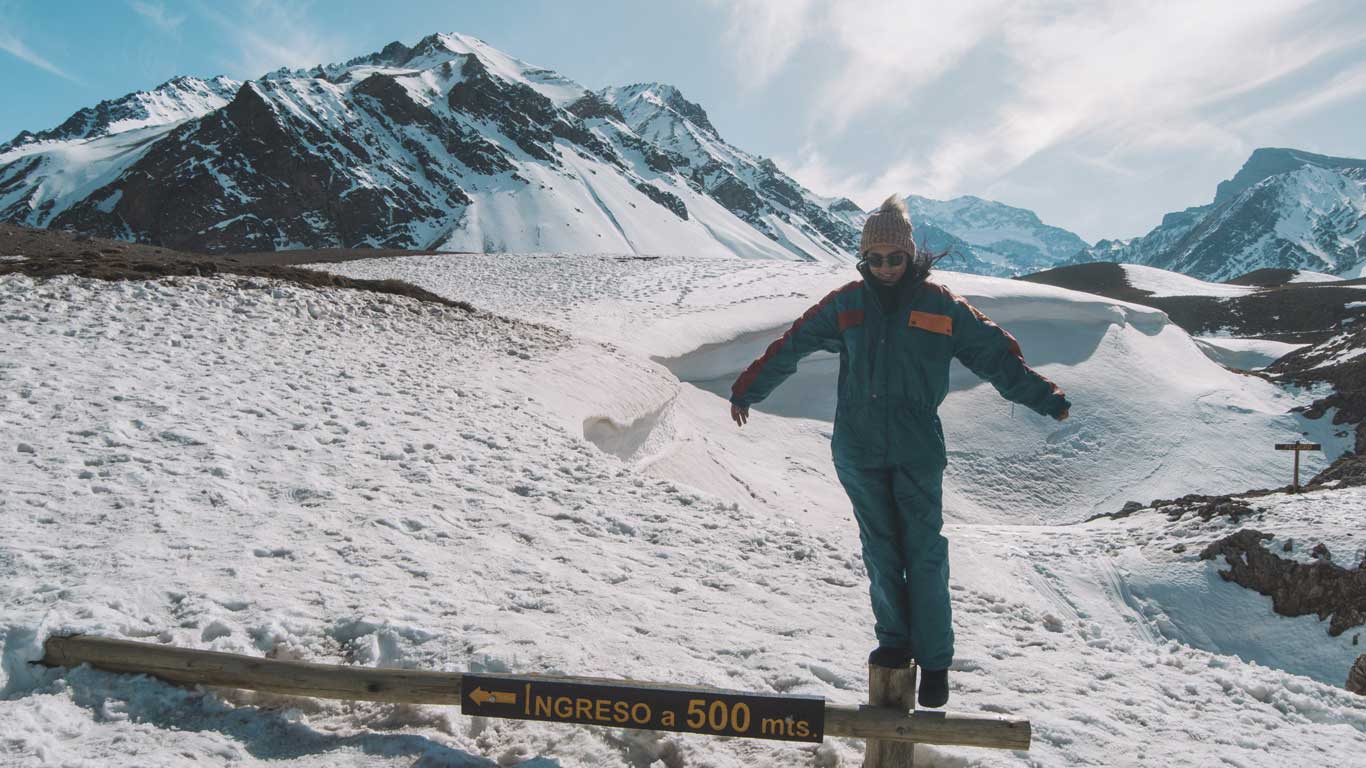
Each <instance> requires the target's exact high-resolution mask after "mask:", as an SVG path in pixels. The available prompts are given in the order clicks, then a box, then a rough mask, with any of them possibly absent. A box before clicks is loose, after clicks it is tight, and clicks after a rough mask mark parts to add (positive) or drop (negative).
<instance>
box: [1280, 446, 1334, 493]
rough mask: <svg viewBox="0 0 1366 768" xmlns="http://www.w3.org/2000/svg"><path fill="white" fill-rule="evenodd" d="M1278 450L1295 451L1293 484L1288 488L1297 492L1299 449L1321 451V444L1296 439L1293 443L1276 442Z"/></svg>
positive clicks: (1298, 483)
mask: <svg viewBox="0 0 1366 768" xmlns="http://www.w3.org/2000/svg"><path fill="white" fill-rule="evenodd" d="M1276 450H1278V451H1294V452H1295V484H1294V485H1292V486H1290V490H1291V491H1294V492H1299V490H1300V451H1321V450H1323V446H1322V445H1320V444H1319V443H1301V442H1300V441H1298V440H1296V441H1295V442H1293V443H1276Z"/></svg>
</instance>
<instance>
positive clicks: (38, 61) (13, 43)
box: [0, 29, 81, 83]
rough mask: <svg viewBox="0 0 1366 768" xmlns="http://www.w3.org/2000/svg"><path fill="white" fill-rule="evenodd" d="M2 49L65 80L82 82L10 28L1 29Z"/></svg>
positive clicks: (0, 49) (0, 43)
mask: <svg viewBox="0 0 1366 768" xmlns="http://www.w3.org/2000/svg"><path fill="white" fill-rule="evenodd" d="M0 51H4V52H6V53H8V54H10V55H12V56H15V57H16V58H19V59H21V60H23V61H26V62H28V63H29V64H32V65H33V66H35V67H38V68H39V69H42V70H44V71H46V72H50V73H52V74H54V75H56V76H57V77H60V78H63V79H65V80H70V81H71V82H73V83H80V82H81V80H80V78H77V77H76V76H74V75H72V74H70V73H69V72H67V71H66V70H64V69H62V68H61V67H59V66H57V65H56V64H53V63H52V62H51V61H48V60H47V59H46V58H44V57H43V56H41V55H39V54H38V52H37V51H34V50H33V49H32V48H29V47H28V45H26V44H25V43H24V41H23V40H20V39H19V38H18V37H16V36H15V35H14V33H12V32H10V31H9V30H6V29H0Z"/></svg>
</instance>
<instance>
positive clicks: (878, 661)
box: [868, 645, 911, 669]
mask: <svg viewBox="0 0 1366 768" xmlns="http://www.w3.org/2000/svg"><path fill="white" fill-rule="evenodd" d="M868 663H869V664H870V665H872V666H875V667H886V668H888V669H901V668H903V667H906V666H909V665H910V663H911V649H910V648H899V647H897V646H895V645H879V646H878V647H877V648H874V649H873V652H872V653H870V654H868Z"/></svg>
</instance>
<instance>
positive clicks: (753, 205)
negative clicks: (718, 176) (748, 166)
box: [710, 174, 763, 221]
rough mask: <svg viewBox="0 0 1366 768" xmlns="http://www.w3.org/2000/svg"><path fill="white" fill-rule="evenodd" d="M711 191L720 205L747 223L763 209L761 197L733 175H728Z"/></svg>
mask: <svg viewBox="0 0 1366 768" xmlns="http://www.w3.org/2000/svg"><path fill="white" fill-rule="evenodd" d="M710 191H711V196H712V197H713V198H714V199H715V200H716V201H717V202H718V203H720V204H721V205H724V206H725V207H726V208H727V209H728V210H729V211H730V212H731V213H734V214H736V215H737V216H739V217H740V218H742V219H745V220H746V221H750V220H751V219H753V218H754V217H755V216H756V215H757V214H758V213H759V210H760V208H762V207H763V202H762V201H760V200H759V195H757V194H755V192H754V190H753V189H750V187H749V186H748V185H746V184H745V183H744V182H743V181H740V180H739V179H737V178H736V177H735V176H733V175H729V174H727V175H726V177H725V179H724V180H723V181H721V183H720V184H717V185H715V186H713V187H712V188H711V190H710Z"/></svg>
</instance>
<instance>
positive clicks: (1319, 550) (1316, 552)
mask: <svg viewBox="0 0 1366 768" xmlns="http://www.w3.org/2000/svg"><path fill="white" fill-rule="evenodd" d="M1309 556H1310V557H1313V558H1316V559H1319V560H1326V561H1327V562H1330V563H1331V562H1333V553H1332V552H1329V551H1328V545H1326V544H1324V543H1323V542H1321V541H1320V542H1319V543H1318V544H1315V545H1314V548H1313V549H1311V550H1309Z"/></svg>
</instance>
